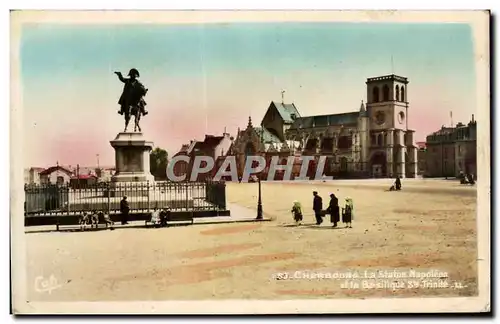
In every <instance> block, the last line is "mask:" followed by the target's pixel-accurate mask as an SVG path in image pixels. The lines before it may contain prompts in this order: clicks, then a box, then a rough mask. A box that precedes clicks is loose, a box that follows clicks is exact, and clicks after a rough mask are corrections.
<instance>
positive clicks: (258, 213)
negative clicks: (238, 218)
mask: <svg viewBox="0 0 500 324" xmlns="http://www.w3.org/2000/svg"><path fill="white" fill-rule="evenodd" d="M257 183H258V184H259V200H258V202H257V218H256V219H258V220H261V219H262V191H261V185H260V174H259V175H258V176H257Z"/></svg>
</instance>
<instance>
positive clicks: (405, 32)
mask: <svg viewBox="0 0 500 324" xmlns="http://www.w3.org/2000/svg"><path fill="white" fill-rule="evenodd" d="M391 55H392V56H393V68H392V67H391ZM473 58H474V55H473V44H472V37H471V29H470V27H469V26H468V25H465V24H452V23H446V24H422V23H420V24H381V23H379V24H375V23H255V24H251V23H244V24H243V23H225V24H205V25H203V24H193V25H185V24H184V25H100V26H99V25H92V26H89V25H47V24H45V25H40V24H38V25H36V24H32V25H26V26H24V27H23V29H22V41H21V75H22V86H23V88H22V91H23V107H24V120H25V123H26V125H25V126H26V128H25V129H26V130H27V131H26V134H25V145H27V146H29V147H30V149H28V150H26V151H28V152H27V156H26V157H25V159H26V162H25V163H26V165H27V166H33V165H42V166H45V165H49V164H54V163H55V162H56V160H58V161H59V162H60V163H63V164H76V163H80V164H95V154H100V156H101V163H106V164H110V165H113V164H114V153H113V149H112V148H111V146H110V145H109V141H110V140H112V139H113V137H114V136H115V135H116V133H117V132H118V131H120V130H121V128H122V123H123V122H122V119H121V116H119V115H118V114H117V113H116V111H117V109H118V108H119V107H118V105H117V103H116V101H117V100H118V97H119V95H120V92H121V89H122V84H121V83H120V82H119V81H118V80H117V78H116V76H115V75H113V71H116V70H119V71H122V72H124V73H126V72H127V71H128V70H129V69H130V68H131V67H135V68H137V69H138V70H139V71H140V73H141V80H142V81H143V82H144V83H145V84H146V86H147V87H148V88H149V93H148V95H147V97H146V101H147V102H148V109H149V110H150V112H151V114H150V115H149V116H146V117H145V118H144V119H143V126H144V129H145V134H147V136H148V137H149V138H150V139H151V140H153V141H154V142H155V144H156V145H158V146H160V147H163V148H166V149H167V150H168V151H169V153H170V154H174V153H175V152H176V150H178V149H179V148H180V145H181V144H182V143H184V142H189V140H191V139H193V138H198V139H201V138H202V137H203V135H204V134H205V133H221V132H222V131H223V129H224V127H227V129H228V131H229V132H230V133H232V134H234V133H235V131H236V129H237V127H242V128H243V127H245V126H246V124H247V120H248V115H249V114H251V116H252V117H253V119H254V124H258V122H260V119H261V118H262V116H263V114H264V112H265V110H266V108H267V106H268V104H269V102H270V101H271V100H280V91H281V89H285V90H286V94H285V101H287V102H294V103H295V104H296V106H297V107H298V109H299V111H300V113H301V114H302V115H313V114H327V113H340V112H345V111H354V110H357V109H358V108H359V105H360V102H361V100H365V99H366V90H365V81H366V78H368V77H374V76H378V75H385V74H390V73H391V72H394V73H395V74H398V75H402V76H405V77H408V78H409V80H410V84H409V87H408V96H409V101H410V112H409V116H408V117H409V123H410V127H412V128H414V129H416V131H417V140H423V139H424V138H425V135H426V134H427V133H429V132H431V131H434V130H435V129H436V128H439V127H440V126H441V125H442V124H449V122H450V120H449V112H450V110H453V116H454V122H455V123H456V122H458V121H464V122H466V121H468V120H469V118H470V115H471V114H473V113H474V111H475V93H476V89H475V71H474V59H473Z"/></svg>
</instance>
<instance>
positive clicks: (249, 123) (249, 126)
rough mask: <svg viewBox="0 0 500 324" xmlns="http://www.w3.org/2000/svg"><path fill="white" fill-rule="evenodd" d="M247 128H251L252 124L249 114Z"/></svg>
mask: <svg viewBox="0 0 500 324" xmlns="http://www.w3.org/2000/svg"><path fill="white" fill-rule="evenodd" d="M247 128H253V125H252V116H249V117H248V125H247Z"/></svg>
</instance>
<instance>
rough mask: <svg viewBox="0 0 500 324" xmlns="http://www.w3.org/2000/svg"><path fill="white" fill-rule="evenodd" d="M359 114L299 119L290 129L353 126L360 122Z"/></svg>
mask: <svg viewBox="0 0 500 324" xmlns="http://www.w3.org/2000/svg"><path fill="white" fill-rule="evenodd" d="M358 117H359V112H357V111H356V112H349V113H342V114H332V115H318V116H308V117H300V118H297V119H296V120H295V121H294V123H293V124H292V126H291V127H290V129H299V128H313V127H328V126H337V125H352V124H356V123H357V122H358Z"/></svg>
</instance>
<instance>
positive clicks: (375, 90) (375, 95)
mask: <svg viewBox="0 0 500 324" xmlns="http://www.w3.org/2000/svg"><path fill="white" fill-rule="evenodd" d="M379 95H380V92H379V89H378V87H375V88H373V98H372V100H373V102H379V100H380V98H379Z"/></svg>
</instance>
